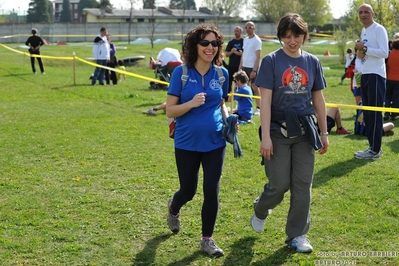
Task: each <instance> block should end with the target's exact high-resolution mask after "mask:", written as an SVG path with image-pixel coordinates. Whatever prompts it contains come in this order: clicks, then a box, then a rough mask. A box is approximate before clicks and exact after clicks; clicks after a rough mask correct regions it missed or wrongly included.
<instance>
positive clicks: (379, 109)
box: [0, 43, 399, 113]
mask: <svg viewBox="0 0 399 266" xmlns="http://www.w3.org/2000/svg"><path fill="white" fill-rule="evenodd" d="M0 46H2V47H4V48H6V49H8V50H10V51H13V52H15V53H19V54H23V55H26V56H30V57H42V58H48V59H56V60H78V61H80V62H82V63H85V64H87V65H91V66H93V67H100V68H104V69H108V70H111V71H114V72H116V73H121V74H125V75H128V76H132V77H135V78H139V79H144V80H148V81H153V82H156V83H160V84H164V85H169V82H166V81H163V80H159V79H155V78H149V77H146V76H142V75H138V74H135V73H132V72H128V71H123V70H120V69H117V68H111V67H107V66H102V65H98V64H96V63H93V62H90V61H87V60H85V59H82V58H80V57H78V56H76V55H74V56H71V57H67V56H47V55H35V54H30V53H27V52H21V51H18V50H16V49H13V48H10V47H8V46H6V45H4V44H2V43H0ZM235 95H236V96H240V97H246V98H253V99H260V96H253V95H248V94H241V93H234V92H232V93H229V94H228V96H232V97H234V96H235ZM326 106H327V107H338V108H347V109H359V110H366V111H376V112H390V113H399V108H390V107H388V108H387V107H376V106H363V105H349V104H337V103H326Z"/></svg>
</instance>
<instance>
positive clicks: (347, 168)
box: [312, 158, 373, 188]
mask: <svg viewBox="0 0 399 266" xmlns="http://www.w3.org/2000/svg"><path fill="white" fill-rule="evenodd" d="M372 162H373V161H372V160H359V159H356V158H352V159H349V160H346V161H343V162H339V163H336V164H333V165H330V166H328V167H326V168H323V169H321V170H320V171H319V172H317V173H316V174H315V178H314V180H313V185H312V187H314V188H315V187H320V186H322V185H323V184H324V183H326V182H328V181H329V180H330V179H332V178H339V177H342V176H344V175H346V174H348V173H350V172H352V170H353V169H356V168H359V167H362V166H363V165H366V164H367V163H372Z"/></svg>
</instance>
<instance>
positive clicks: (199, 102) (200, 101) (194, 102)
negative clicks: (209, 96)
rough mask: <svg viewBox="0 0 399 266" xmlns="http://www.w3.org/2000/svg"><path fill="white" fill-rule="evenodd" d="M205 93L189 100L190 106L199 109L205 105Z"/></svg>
mask: <svg viewBox="0 0 399 266" xmlns="http://www.w3.org/2000/svg"><path fill="white" fill-rule="evenodd" d="M205 96H206V93H205V92H200V93H197V94H196V95H194V97H193V99H192V100H191V104H192V107H193V108H196V107H199V106H201V105H203V104H204V103H205Z"/></svg>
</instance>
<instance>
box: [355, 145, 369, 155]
mask: <svg viewBox="0 0 399 266" xmlns="http://www.w3.org/2000/svg"><path fill="white" fill-rule="evenodd" d="M368 151H371V148H370V147H368V148H367V149H365V150H364V151H357V152H355V153H354V154H353V155H354V156H358V155H360V154H361V153H367V152H368Z"/></svg>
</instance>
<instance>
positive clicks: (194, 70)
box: [166, 25, 229, 257]
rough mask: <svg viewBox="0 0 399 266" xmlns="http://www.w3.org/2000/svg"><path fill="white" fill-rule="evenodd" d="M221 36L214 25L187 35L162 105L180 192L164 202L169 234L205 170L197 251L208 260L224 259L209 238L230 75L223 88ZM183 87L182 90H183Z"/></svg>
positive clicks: (221, 158) (215, 208)
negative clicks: (171, 123) (170, 123)
mask: <svg viewBox="0 0 399 266" xmlns="http://www.w3.org/2000/svg"><path fill="white" fill-rule="evenodd" d="M222 48H223V36H222V34H221V33H220V31H219V29H218V28H216V27H215V26H212V25H199V26H197V27H195V28H194V29H192V30H191V31H190V32H189V33H188V34H187V36H186V40H185V44H184V47H183V56H182V57H183V62H184V64H186V66H187V77H186V78H187V81H186V82H182V74H183V69H182V67H181V66H179V67H177V68H176V69H175V70H174V71H173V74H172V77H171V81H170V85H169V89H168V96H167V101H166V115H167V116H168V117H175V118H176V131H175V138H174V139H175V157H176V165H177V170H178V175H179V181H180V189H179V190H178V191H177V192H176V193H175V194H174V196H173V198H172V199H171V200H169V203H168V209H169V210H168V217H167V223H168V227H169V229H170V230H171V231H172V232H174V233H177V232H178V231H179V230H180V217H179V215H180V209H181V208H182V207H183V206H184V205H185V204H186V203H187V202H188V201H190V200H192V198H193V197H194V195H195V194H196V191H197V185H198V172H199V168H200V165H202V168H203V191H204V202H203V205H202V212H201V219H202V239H201V242H200V244H201V250H202V251H203V252H205V253H207V254H208V255H210V256H216V257H219V256H223V255H224V253H223V250H222V249H220V248H219V247H218V246H217V245H216V243H215V241H214V240H213V239H212V234H213V231H214V226H215V222H216V217H217V213H218V208H219V198H218V194H219V181H220V177H221V174H222V168H223V161H224V156H225V150H226V141H225V140H224V139H223V133H222V129H223V124H224V121H225V120H226V118H227V116H228V111H227V108H226V105H225V103H224V98H226V97H227V93H228V84H229V82H228V73H227V70H226V69H222V71H223V75H224V77H225V82H222V83H223V85H221V82H220V79H219V74H218V69H217V68H218V66H221V65H222V52H223V49H222ZM183 84H184V87H183Z"/></svg>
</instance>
